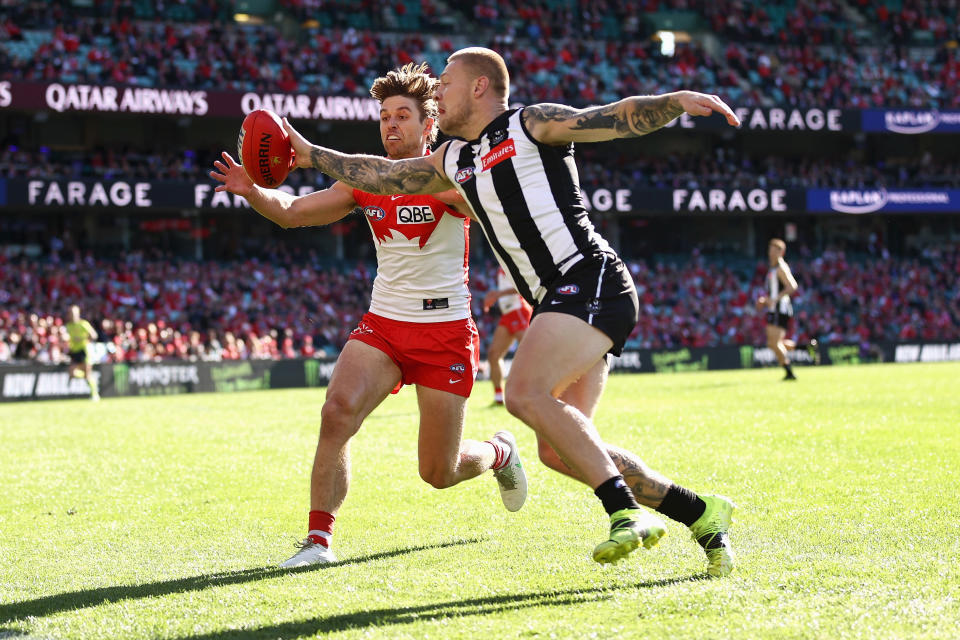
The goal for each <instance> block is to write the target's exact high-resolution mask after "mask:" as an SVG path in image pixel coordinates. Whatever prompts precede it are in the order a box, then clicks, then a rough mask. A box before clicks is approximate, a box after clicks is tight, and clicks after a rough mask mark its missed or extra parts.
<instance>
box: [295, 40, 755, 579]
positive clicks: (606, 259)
mask: <svg viewBox="0 0 960 640" xmlns="http://www.w3.org/2000/svg"><path fill="white" fill-rule="evenodd" d="M508 97H509V74H508V72H507V68H506V64H505V63H504V61H503V59H502V58H501V57H500V56H499V54H497V53H496V52H494V51H491V50H489V49H483V48H479V47H471V48H468V49H462V50H460V51H457V52H455V53H454V54H453V55H451V56H450V57H449V58H448V60H447V66H446V68H445V69H444V71H443V73H442V74H441V75H440V86H439V88H438V90H437V94H436V98H437V103H438V106H439V125H440V129H441V131H443V132H444V133H445V134H447V135H449V136H452V137H454V138H456V139H454V140H451V141H449V142H447V143H444V144H443V145H441V146H440V147H439V148H438V149H437V150H436V151H435V152H434V153H433V154H431V155H429V156H427V157H423V158H411V159H407V160H399V161H391V160H387V159H384V158H378V157H374V156H364V155H346V154H342V153H339V152H337V151H334V150H331V149H326V148H323V147H318V146H315V145H312V144H310V143H309V142H308V141H307V140H306V139H304V138H303V136H301V135H300V134H299V133H297V131H296V130H295V129H293V127H291V126H290V124H289V123H288V122H286V121H285V123H284V126H285V127H286V129H287V131H288V133H289V134H290V136H291V142H292V144H293V147H294V150H295V152H296V156H297V164H298V166H301V167H313V168H316V169H320V170H321V171H323V172H324V173H327V174H328V175H330V176H332V177H334V178H336V179H338V180H341V181H343V182H345V183H347V184H349V185H351V186H354V187H355V188H357V189H362V190H364V191H367V192H370V193H435V192H438V191H443V190H446V189H449V188H451V187H454V188H456V189H457V190H458V191H459V192H460V193H461V195H463V197H464V199H465V200H466V201H467V203H468V204H469V205H470V208H471V209H472V210H473V213H474V214H475V216H476V219H477V221H478V223H479V224H480V226H481V228H482V229H483V231H484V234H485V235H486V236H487V239H488V241H489V242H490V245H491V247H492V248H493V251H494V253H495V254H496V256H497V259H498V261H499V262H500V265H501V266H502V267H503V269H504V270H505V271H506V272H507V273H508V274H509V275H510V277H511V279H512V280H513V282H514V283H515V284H516V285H517V290H518V291H519V293H520V294H521V295H522V296H523V297H524V298H525V299H526V300H527V301H528V302H529V303H530V304H532V305H533V306H534V308H535V311H534V316H533V319H532V321H531V324H530V328H529V329H528V330H527V333H526V335H525V337H524V340H523V342H522V343H521V344H520V346H519V347H518V349H517V352H516V354H515V356H514V360H513V366H512V369H511V375H510V377H509V378H508V380H507V385H506V389H505V397H506V404H507V409H508V410H509V411H510V412H511V413H512V414H513V415H515V416H516V417H518V418H520V419H521V420H523V421H524V422H525V423H526V424H527V425H529V426H530V427H531V428H532V429H533V430H534V431H535V432H536V434H537V437H538V441H539V442H540V445H541V446H540V452H541V459H542V460H543V461H544V463H545V464H547V465H548V466H550V467H551V468H553V469H556V470H558V471H560V472H562V473H566V474H567V475H570V476H571V477H574V478H576V479H578V480H580V481H582V482H584V483H585V484H587V485H589V486H590V487H591V488H592V489H594V492H595V493H596V495H597V497H598V498H600V500H601V502H602V503H603V506H604V508H605V510H606V511H607V513H608V514H609V515H610V522H611V526H610V536H609V538H608V539H607V540H605V541H603V542H601V543H600V544H599V545H597V547H596V548H595V549H594V552H593V557H594V559H595V560H596V561H597V562H604V563H606V562H615V561H617V560H619V559H620V558H622V557H623V556H625V555H627V554H628V553H630V552H632V551H633V550H634V549H636V548H638V547H639V546H640V545H643V546H644V547H647V548H650V547H652V546H653V545H655V544H656V543H657V542H658V540H659V539H660V537H662V536H663V535H664V534H665V525H664V523H663V521H662V520H660V519H659V518H658V517H656V516H655V515H653V514H651V513H649V512H648V511H646V510H644V509H641V508H640V505H639V504H638V502H639V503H641V504H643V505H646V506H648V507H652V508H653V509H656V510H657V511H659V512H660V513H662V514H664V515H666V516H668V517H670V518H672V519H674V520H677V521H679V522H682V523H684V524H685V525H687V526H688V527H690V529H691V531H692V533H693V537H694V539H695V540H697V541H698V542H699V543H700V544H701V546H703V548H704V549H705V551H706V554H707V558H708V568H707V571H708V573H709V574H710V575H714V576H720V575H726V574H728V573H729V572H730V571H731V570H732V569H733V563H734V554H733V549H732V548H731V546H730V542H729V538H728V536H727V530H728V528H729V526H730V522H731V516H732V512H733V508H734V505H733V503H732V502H731V501H730V500H729V499H727V498H724V497H723V496H707V495H703V496H699V495H697V494H696V493H694V492H693V491H691V490H689V489H686V488H683V487H680V486H678V485H676V484H674V483H672V482H671V481H669V480H667V479H666V478H665V477H663V476H662V475H660V474H659V473H657V472H655V471H653V470H651V469H650V468H649V467H647V466H646V465H645V464H644V463H643V461H642V460H641V459H640V458H639V457H638V456H637V455H635V454H633V453H631V452H629V451H627V450H625V449H621V448H618V447H615V446H611V445H608V444H606V443H605V442H604V441H603V440H602V439H601V437H600V435H599V433H598V432H597V429H596V427H595V426H594V424H593V422H592V420H591V415H592V413H593V409H594V408H595V406H596V403H597V401H598V400H599V397H600V394H601V393H602V390H603V382H604V380H605V378H606V373H607V362H606V357H607V355H608V354H613V355H617V354H619V353H620V350H621V349H622V348H623V345H624V343H625V342H626V339H627V337H628V336H629V334H630V332H631V331H632V329H633V327H634V325H635V324H636V322H637V314H638V303H637V295H636V289H635V287H634V283H633V280H632V278H631V276H630V274H629V271H628V270H627V269H626V267H625V266H624V264H623V262H622V261H621V260H620V258H619V256H617V254H616V253H615V252H614V251H613V249H611V247H610V246H609V244H607V242H606V241H605V240H604V239H603V238H602V237H601V236H600V235H599V234H598V233H597V232H596V231H595V230H594V228H593V225H592V224H591V222H590V220H589V218H588V216H587V213H586V209H585V207H584V204H583V199H582V195H581V192H580V186H579V178H578V176H577V170H576V165H575V164H574V160H573V144H574V143H576V142H600V141H604V140H613V139H615V138H635V137H639V136H642V135H644V134H647V133H650V132H651V131H655V130H657V129H659V128H660V127H663V126H664V125H666V124H668V123H669V122H671V121H672V120H674V119H675V118H677V117H679V116H680V115H681V114H683V113H688V114H691V115H694V116H706V115H710V114H711V113H714V112H716V113H720V114H721V115H722V116H724V117H725V118H726V120H727V122H728V123H729V124H730V125H732V126H739V120H738V118H737V116H736V115H735V114H734V113H733V111H732V110H731V109H730V107H729V106H727V105H726V104H724V102H723V101H721V100H720V99H719V98H718V97H717V96H711V95H706V94H701V93H695V92H691V91H678V92H675V93H668V94H663V95H658V96H634V97H630V98H626V99H624V100H620V101H618V102H614V103H611V104H606V105H601V106H596V107H589V108H586V109H575V108H573V107H569V106H565V105H558V104H538V105H532V106H529V107H526V108H522V109H510V108H509V107H508Z"/></svg>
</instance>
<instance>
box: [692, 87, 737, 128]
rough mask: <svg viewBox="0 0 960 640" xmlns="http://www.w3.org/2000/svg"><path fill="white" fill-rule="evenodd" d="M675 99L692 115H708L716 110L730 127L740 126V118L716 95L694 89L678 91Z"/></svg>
mask: <svg viewBox="0 0 960 640" xmlns="http://www.w3.org/2000/svg"><path fill="white" fill-rule="evenodd" d="M677 101H678V102H679V103H680V106H681V107H683V110H684V111H686V112H687V113H689V114H690V115H692V116H708V115H710V114H711V113H713V112H714V111H716V112H717V113H719V114H721V115H722V116H723V117H725V118H726V119H727V124H729V125H730V126H731V127H739V126H740V118H738V117H737V114H735V113H734V112H733V109H731V108H730V107H728V106H727V103H725V102H724V101H723V100H721V99H720V98H718V97H717V96H714V95H708V94H706V93H697V92H696V91H678V92H677Z"/></svg>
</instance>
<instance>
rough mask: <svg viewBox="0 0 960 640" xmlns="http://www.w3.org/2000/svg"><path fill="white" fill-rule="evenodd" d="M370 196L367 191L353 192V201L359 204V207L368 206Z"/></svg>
mask: <svg viewBox="0 0 960 640" xmlns="http://www.w3.org/2000/svg"><path fill="white" fill-rule="evenodd" d="M369 196H370V194H369V193H367V192H366V191H360V189H354V190H353V200H354V202H356V203H357V206H358V207H363V206H366V199H367V198H368V197H369Z"/></svg>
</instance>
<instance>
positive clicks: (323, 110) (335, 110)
mask: <svg viewBox="0 0 960 640" xmlns="http://www.w3.org/2000/svg"><path fill="white" fill-rule="evenodd" d="M0 108H11V109H24V110H30V111H40V110H47V109H50V110H53V111H57V112H64V111H87V112H91V113H135V114H154V115H171V116H173V115H178V116H184V115H185V116H221V117H228V118H242V117H243V116H245V115H247V114H248V113H250V112H251V111H254V110H256V109H272V110H273V111H276V112H277V113H278V114H280V115H281V116H287V117H290V118H302V119H308V118H309V119H311V120H357V121H370V120H378V119H379V117H380V105H379V103H378V102H377V101H376V100H374V99H373V98H370V97H356V96H317V95H308V94H290V93H258V92H246V93H244V92H240V91H206V90H201V89H197V90H194V89H154V88H152V87H129V86H114V85H95V84H61V83H57V82H53V83H49V84H46V83H37V82H6V81H5V82H0Z"/></svg>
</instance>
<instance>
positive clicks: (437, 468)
mask: <svg viewBox="0 0 960 640" xmlns="http://www.w3.org/2000/svg"><path fill="white" fill-rule="evenodd" d="M420 478H421V479H423V481H424V482H426V483H427V484H429V485H430V486H431V487H433V488H434V489H446V488H447V487H452V486H453V485H454V484H455V483H454V475H453V469H449V468H448V467H447V466H446V465H442V464H435V463H431V462H422V461H421V462H420Z"/></svg>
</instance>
